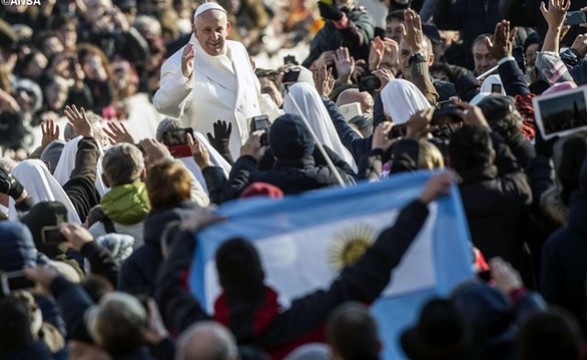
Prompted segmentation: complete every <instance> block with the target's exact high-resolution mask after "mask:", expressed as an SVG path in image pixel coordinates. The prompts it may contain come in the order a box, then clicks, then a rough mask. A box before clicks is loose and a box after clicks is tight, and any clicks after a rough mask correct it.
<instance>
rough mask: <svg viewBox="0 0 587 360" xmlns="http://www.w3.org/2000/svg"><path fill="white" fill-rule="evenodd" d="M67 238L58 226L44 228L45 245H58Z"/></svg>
mask: <svg viewBox="0 0 587 360" xmlns="http://www.w3.org/2000/svg"><path fill="white" fill-rule="evenodd" d="M65 241H67V239H66V238H65V236H63V234H62V233H61V230H60V229H59V228H58V227H57V228H52V229H43V243H44V244H45V245H57V244H59V243H62V242H65Z"/></svg>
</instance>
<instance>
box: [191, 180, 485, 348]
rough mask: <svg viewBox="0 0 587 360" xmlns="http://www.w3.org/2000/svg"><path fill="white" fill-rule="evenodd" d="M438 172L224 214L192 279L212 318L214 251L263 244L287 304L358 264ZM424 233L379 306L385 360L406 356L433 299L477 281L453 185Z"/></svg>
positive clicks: (202, 245) (237, 207)
mask: <svg viewBox="0 0 587 360" xmlns="http://www.w3.org/2000/svg"><path fill="white" fill-rule="evenodd" d="M429 177H430V173H416V174H401V175H397V176H393V177H391V178H389V179H387V180H384V181H381V182H377V183H363V184H359V185H357V186H354V187H349V188H345V189H342V188H336V189H328V190H323V191H317V192H313V193H306V194H303V195H300V196H295V197H286V198H285V199H282V200H275V199H249V200H247V201H235V202H232V203H229V204H226V205H225V206H223V207H221V208H220V209H219V213H221V214H223V215H225V216H226V217H227V221H225V222H222V223H220V224H217V225H214V226H212V227H209V228H207V229H205V230H204V231H203V232H201V233H200V234H199V235H198V241H199V242H198V247H197V250H196V254H195V263H194V266H193V267H192V273H191V274H190V286H191V289H192V291H193V293H194V294H195V295H196V297H197V298H198V299H199V300H200V303H201V304H203V306H204V308H205V309H206V310H207V311H208V313H209V314H212V313H213V303H214V300H215V299H216V298H217V296H218V295H219V294H220V287H219V284H218V276H217V273H216V268H215V262H214V254H215V252H216V249H217V248H218V247H219V246H220V244H222V242H223V241H225V240H227V239H230V238H231V237H237V236H238V237H243V238H246V239H249V240H251V241H252V242H253V244H255V246H256V247H257V249H258V250H259V253H260V255H261V259H262V263H263V267H264V269H265V272H266V282H267V284H268V285H269V286H271V287H272V288H273V289H275V290H276V291H277V293H278V294H279V300H280V304H281V305H282V306H283V307H284V308H287V307H288V306H289V304H290V302H291V300H292V299H295V298H297V297H300V296H303V295H305V294H308V293H311V292H313V291H315V290H317V289H320V288H326V287H328V285H329V284H330V282H331V281H332V280H333V279H334V278H335V277H336V275H337V274H338V272H339V271H340V269H341V268H342V267H343V266H344V265H345V264H348V263H349V262H352V261H354V260H356V258H357V256H359V255H361V254H362V253H363V252H364V250H365V249H366V247H368V246H369V245H370V244H371V243H372V242H373V241H374V240H375V239H376V238H377V236H378V234H379V233H380V232H381V231H382V230H383V229H385V228H387V227H389V226H391V225H392V224H393V222H394V221H395V220H394V219H395V217H396V216H397V215H398V213H399V211H400V210H401V209H402V207H404V206H405V205H407V204H409V203H410V202H411V201H412V200H414V199H416V198H417V197H418V196H419V195H420V193H421V192H422V189H423V188H424V185H425V184H426V182H427V180H428V179H429ZM429 210H430V214H429V216H428V219H427V220H426V222H425V225H424V227H423V228H422V229H421V230H420V232H419V233H418V236H417V238H416V239H415V241H414V242H413V243H412V245H411V246H410V248H409V250H408V252H407V253H406V254H405V255H404V258H403V259H402V262H401V263H400V265H399V266H398V267H397V268H396V269H395V270H394V271H393V273H392V278H391V282H390V284H389V285H388V286H387V288H386V289H385V290H384V292H383V293H382V295H381V297H380V298H379V300H378V301H377V302H375V304H373V306H372V311H373V313H374V314H375V316H376V318H377V320H378V323H379V327H380V333H381V340H382V342H383V344H384V359H401V358H403V355H401V354H402V352H401V350H400V347H399V334H400V332H401V331H402V330H403V329H404V328H405V327H406V326H408V325H409V324H411V323H412V322H413V321H414V320H415V319H416V318H417V315H418V313H419V311H420V308H421V306H422V305H423V303H424V302H425V301H426V299H427V298H429V297H431V296H434V295H445V294H447V292H449V291H450V290H452V288H453V287H454V286H455V285H457V284H458V283H460V282H461V281H463V280H466V279H469V278H471V277H472V263H473V260H472V253H471V248H470V239H469V233H468V228H467V224H466V218H465V215H464V213H463V209H462V206H461V202H460V197H459V194H458V188H457V187H456V186H455V185H453V188H452V191H451V195H450V196H445V197H442V198H440V199H439V200H438V201H436V202H434V203H432V204H430V205H429Z"/></svg>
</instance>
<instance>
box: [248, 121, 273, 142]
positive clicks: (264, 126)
mask: <svg viewBox="0 0 587 360" xmlns="http://www.w3.org/2000/svg"><path fill="white" fill-rule="evenodd" d="M249 121H250V123H251V134H252V133H253V132H255V131H259V130H263V131H265V133H264V134H263V135H262V136H261V145H263V146H268V145H269V129H270V128H271V122H270V121H269V117H268V116H267V115H258V116H253V117H252V118H251V119H250V120H249Z"/></svg>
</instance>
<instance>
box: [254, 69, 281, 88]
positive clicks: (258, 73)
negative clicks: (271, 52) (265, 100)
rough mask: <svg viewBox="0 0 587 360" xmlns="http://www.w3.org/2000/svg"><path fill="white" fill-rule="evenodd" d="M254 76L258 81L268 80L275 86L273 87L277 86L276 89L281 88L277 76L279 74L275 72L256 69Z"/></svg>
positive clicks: (279, 79)
mask: <svg viewBox="0 0 587 360" xmlns="http://www.w3.org/2000/svg"><path fill="white" fill-rule="evenodd" d="M255 75H256V76H257V78H259V79H261V78H268V79H269V80H271V81H272V82H273V83H274V84H275V86H277V88H278V89H279V88H280V87H281V77H280V76H279V73H278V72H277V71H275V70H266V69H256V70H255Z"/></svg>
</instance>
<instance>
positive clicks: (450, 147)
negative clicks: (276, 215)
mask: <svg viewBox="0 0 587 360" xmlns="http://www.w3.org/2000/svg"><path fill="white" fill-rule="evenodd" d="M586 6H587V1H585V0H573V1H572V3H571V1H570V0H550V1H549V2H548V3H539V2H538V1H535V0H319V1H318V2H317V3H316V2H315V1H310V2H308V1H303V0H292V1H283V0H218V2H213V1H210V2H203V1H190V0H173V1H171V0H144V1H136V0H86V1H81V0H42V1H40V4H37V5H35V4H29V3H28V2H26V1H6V2H5V1H2V6H1V7H0V14H1V18H0V148H1V149H2V158H1V159H0V210H1V211H0V219H1V221H0V359H10V360H45V359H80V360H81V359H92V360H102V359H104V360H107V359H120V360H122V359H143V360H147V359H162V360H163V359H167V360H169V359H178V360H184V359H185V360H187V359H198V360H200V359H215V360H220V359H222V360H236V359H288V360H294V359H299V360H301V359H316V360H319V359H334V360H358V359H361V360H370V359H379V358H381V352H382V346H397V347H398V348H400V349H401V350H402V352H403V353H404V355H405V357H406V358H409V359H414V360H416V359H418V360H419V359H437V360H440V359H443V360H468V359H524V360H538V359H544V360H546V359H564V360H566V359H569V360H571V359H573V360H579V359H586V358H587V350H586V349H587V347H586V346H585V345H586V343H585V339H584V334H585V331H587V261H585V259H587V227H586V226H587V225H586V224H587V221H586V220H587V133H586V132H581V131H576V132H572V133H571V134H570V135H565V136H562V135H560V136H550V135H551V134H548V135H549V136H546V134H544V133H543V132H542V131H543V130H544V129H541V127H540V126H539V122H540V119H538V118H537V117H538V116H539V115H537V114H538V112H537V111H536V110H537V109H535V107H534V106H535V105H534V104H536V99H539V97H540V96H541V95H548V94H557V93H561V92H564V91H570V90H572V89H578V88H579V87H581V86H583V85H585V84H586V83H587V61H586V60H585V56H586V55H587V35H586V34H585V32H587V31H585V28H587V21H583V23H581V21H579V22H578V24H576V23H573V24H571V21H569V20H567V19H570V18H571V17H570V16H569V14H571V12H573V11H574V12H575V13H573V14H571V15H574V16H579V17H580V18H581V16H582V19H585V14H584V12H586V13H587V7H586ZM578 14H579V15H578ZM573 106H574V107H573ZM582 106H583V105H582ZM577 109H579V107H578V105H571V106H570V108H569V109H563V110H561V111H560V113H566V112H564V111H568V113H569V114H570V113H572V114H574V115H573V119H572V121H570V123H573V124H582V123H584V120H585V119H580V116H582V115H581V114H582V113H581V112H580V111H578V110H577ZM581 109H583V107H581ZM577 117H579V118H577ZM562 120H564V119H562ZM563 122H564V121H563ZM561 124H562V123H561ZM561 124H546V125H545V126H544V127H546V128H547V129H550V130H549V132H551V131H555V130H552V129H558V128H557V127H556V126H555V125H561ZM562 125H564V124H562ZM562 125H561V126H562ZM419 170H432V171H435V174H434V175H431V177H430V179H429V180H428V182H427V184H426V185H425V187H424V188H423V189H422V191H421V194H420V195H419V196H418V197H417V198H415V199H413V200H412V201H411V202H409V203H408V204H407V205H406V206H405V207H404V208H403V209H398V211H399V212H398V216H397V217H396V218H395V220H394V222H393V223H390V224H388V226H389V227H388V228H387V229H385V230H384V231H383V232H381V233H380V234H379V235H378V236H377V238H376V239H374V242H373V244H372V245H371V246H370V247H369V248H367V249H364V252H363V253H362V254H359V256H357V260H356V261H355V262H352V263H350V264H348V265H347V267H345V268H344V269H342V270H341V272H340V274H339V275H338V276H337V277H336V278H335V279H334V280H333V282H332V283H331V284H330V285H329V286H328V287H327V288H325V289H322V290H319V291H316V292H313V293H309V294H308V295H306V296H303V297H301V298H298V299H295V300H294V301H292V302H291V304H289V306H287V307H283V306H282V305H281V304H280V302H279V294H277V293H276V292H275V290H274V289H272V288H271V287H270V286H269V285H268V284H267V282H266V278H267V276H268V274H266V270H265V269H264V268H263V260H262V259H261V257H260V255H259V252H258V250H257V248H256V247H255V246H254V245H253V244H252V243H251V242H250V240H251V239H244V238H240V237H239V238H230V239H226V241H225V242H223V243H222V244H221V245H220V246H219V248H218V250H217V252H216V256H215V264H216V271H217V274H218V281H219V284H220V286H221V288H222V293H221V295H220V296H219V297H218V298H217V299H216V300H215V302H214V308H213V311H208V310H207V308H206V306H205V304H201V303H199V301H198V299H197V297H196V296H194V294H193V293H192V292H191V291H190V289H189V286H188V283H189V274H190V269H191V267H192V266H193V262H194V253H195V249H196V248H197V240H196V238H197V237H196V234H198V232H200V231H201V230H203V229H205V228H206V227H208V226H213V224H215V223H217V222H222V221H227V220H229V219H226V218H224V217H221V216H219V215H218V213H217V212H216V211H215V209H216V206H222V205H223V204H225V203H228V202H233V201H239V202H244V201H249V199H250V198H252V197H266V198H270V199H271V201H280V199H282V198H283V197H285V196H287V197H289V196H296V195H298V194H302V193H307V192H311V191H322V190H323V189H326V188H332V187H340V186H349V187H350V186H361V183H363V182H372V181H382V182H385V181H386V179H387V178H389V177H393V176H394V175H397V174H399V173H406V172H415V171H419ZM452 184H457V186H458V189H459V197H460V199H461V201H462V206H463V209H464V213H465V216H466V222H467V224H468V229H469V232H470V239H471V254H472V255H471V259H472V262H471V267H472V268H473V269H474V272H475V278H473V279H471V280H470V281H468V282H467V283H463V284H461V285H459V286H458V287H456V288H455V289H454V290H453V291H452V292H451V293H450V294H449V295H448V296H445V295H441V294H438V296H436V297H434V298H431V299H430V300H429V301H428V302H426V304H425V305H424V306H423V308H422V309H418V316H417V320H416V321H415V322H414V323H413V324H411V325H410V326H409V327H407V328H406V329H404V331H403V332H402V334H401V336H399V337H398V338H397V339H383V338H381V334H380V333H379V332H378V327H377V323H376V320H375V319H374V318H373V315H372V314H371V313H370V312H369V308H368V306H369V304H371V303H373V302H374V301H375V300H376V299H377V298H378V297H379V296H380V294H381V293H382V291H384V288H385V287H386V286H387V284H388V283H389V281H390V274H391V272H392V270H393V269H394V268H395V267H397V266H398V265H399V264H400V262H401V260H402V257H403V256H404V254H405V253H406V252H407V251H408V250H409V249H410V247H411V244H412V242H413V241H414V239H415V238H416V236H417V234H418V233H419V232H420V230H421V229H422V227H423V226H424V223H425V222H426V219H427V218H428V216H429V209H428V208H429V205H430V204H431V203H433V202H435V201H436V200H437V199H439V198H441V197H443V196H446V195H447V193H448V192H450V190H451V185H452ZM381 201H386V200H385V199H381ZM325 216H327V214H325ZM390 222H391V219H390ZM294 240H295V239H294ZM434 241H437V242H442V239H434ZM283 251H286V250H283ZM584 256H585V257H584ZM392 281H393V279H392Z"/></svg>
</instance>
